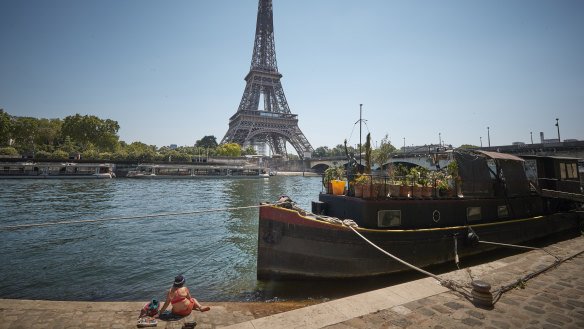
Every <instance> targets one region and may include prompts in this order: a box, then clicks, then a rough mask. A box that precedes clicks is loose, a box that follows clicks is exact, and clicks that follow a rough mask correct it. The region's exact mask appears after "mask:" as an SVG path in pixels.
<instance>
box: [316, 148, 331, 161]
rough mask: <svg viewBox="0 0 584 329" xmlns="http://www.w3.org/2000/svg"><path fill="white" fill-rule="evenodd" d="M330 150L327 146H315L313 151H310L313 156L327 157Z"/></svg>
mask: <svg viewBox="0 0 584 329" xmlns="http://www.w3.org/2000/svg"><path fill="white" fill-rule="evenodd" d="M329 152H330V149H329V148H328V147H327V146H319V147H317V148H316V149H315V150H314V152H312V157H313V158H324V157H327V156H328V154H329Z"/></svg>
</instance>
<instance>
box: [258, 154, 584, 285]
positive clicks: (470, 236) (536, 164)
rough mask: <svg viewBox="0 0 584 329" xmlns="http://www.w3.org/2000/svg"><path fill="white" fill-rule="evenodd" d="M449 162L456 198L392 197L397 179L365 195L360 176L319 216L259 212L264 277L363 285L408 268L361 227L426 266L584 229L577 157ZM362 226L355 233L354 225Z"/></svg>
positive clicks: (321, 205) (290, 210)
mask: <svg viewBox="0 0 584 329" xmlns="http://www.w3.org/2000/svg"><path fill="white" fill-rule="evenodd" d="M450 156H451V157H452V162H455V163H456V165H457V174H456V175H455V177H454V185H455V186H454V187H453V189H454V191H453V193H438V191H436V190H435V189H434V191H433V192H432V193H430V194H429V195H425V196H423V195H420V194H417V193H412V192H411V191H410V192H408V193H405V194H403V193H397V192H391V191H392V190H393V189H392V188H391V186H389V182H390V181H393V180H394V177H385V183H383V181H384V180H383V179H381V177H374V179H373V180H372V182H371V183H370V185H369V186H367V187H366V188H367V189H370V190H371V191H375V192H373V193H368V194H367V196H366V197H363V195H366V194H365V193H363V194H362V195H361V196H356V195H355V188H354V186H355V185H354V179H353V178H352V177H347V181H348V182H349V184H348V188H347V189H345V190H344V191H343V189H340V191H341V192H340V193H339V192H338V191H335V193H334V194H333V193H321V194H320V195H319V200H318V201H313V203H312V212H309V211H305V210H302V209H299V208H297V207H295V206H293V205H291V204H286V203H285V204H281V205H266V206H265V207H262V208H260V211H259V229H258V256H257V277H258V279H260V280H274V279H300V278H313V279H314V278H318V279H320V278H356V277H365V276H376V275H383V274H389V273H394V272H400V271H404V270H407V269H408V268H407V267H406V266H405V265H402V264H401V263H399V262H397V261H395V260H393V259H391V258H390V257H388V256H386V255H385V254H383V253H381V252H380V251H378V250H376V249H375V248H373V247H372V246H371V245H370V244H369V243H368V242H366V241H365V240H364V239H363V238H362V237H360V236H359V235H357V234H356V233H355V232H354V231H353V229H354V230H355V231H356V232H358V233H360V235H362V236H363V237H365V238H366V239H368V240H369V241H371V242H373V243H374V244H375V245H377V246H378V247H380V248H382V249H383V250H385V251H387V252H389V253H391V254H393V255H395V256H396V257H398V258H401V259H403V260H405V261H406V262H408V263H410V264H413V265H415V266H417V267H426V266H430V265H434V264H440V263H445V262H449V261H453V260H454V259H455V258H457V257H464V256H468V255H473V254H478V253H480V252H484V251H487V250H490V249H493V248H495V247H494V246H493V245H492V244H486V243H481V242H495V243H507V244H521V243H525V242H526V241H529V240H533V239H536V238H539V237H543V236H545V235H549V234H553V233H556V232H562V231H566V230H574V232H575V231H576V230H577V229H580V230H582V224H583V221H584V215H583V212H582V211H581V210H582V203H583V202H584V197H583V195H582V191H581V186H580V181H579V174H578V170H577V160H576V159H567V158H557V157H556V158H554V157H533V158H530V159H522V158H519V157H516V156H513V155H509V154H502V153H496V152H484V151H474V150H467V151H464V150H456V151H454V152H453V153H452V154H451V155H450ZM526 161H529V162H530V164H531V166H529V169H530V170H531V171H530V172H529V173H530V176H529V178H528V175H527V174H526V170H525V168H526ZM376 178H377V179H376ZM530 178H531V180H530ZM373 181H378V182H379V181H381V182H382V183H381V184H383V185H385V186H381V187H380V186H377V187H376V186H374V185H375V184H374V183H373ZM403 184H404V183H403V181H402V185H403ZM406 185H407V184H406ZM435 186H436V184H435V182H434V187H435ZM405 188H406V189H408V188H411V189H412V190H413V187H410V186H405ZM398 190H399V188H398ZM556 192H557V193H560V194H554V193H556ZM349 220H350V221H349ZM353 223H354V224H356V227H353V229H351V228H350V227H349V226H348V225H347V224H349V225H352V224H353Z"/></svg>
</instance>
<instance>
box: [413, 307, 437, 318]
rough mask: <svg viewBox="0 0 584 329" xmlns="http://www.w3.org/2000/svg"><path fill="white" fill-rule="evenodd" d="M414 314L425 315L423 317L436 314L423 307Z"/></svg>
mask: <svg viewBox="0 0 584 329" xmlns="http://www.w3.org/2000/svg"><path fill="white" fill-rule="evenodd" d="M416 312H419V313H420V314H422V315H425V316H432V315H434V314H436V313H434V311H432V310H430V309H428V308H425V307H422V308H419V309H417V310H416Z"/></svg>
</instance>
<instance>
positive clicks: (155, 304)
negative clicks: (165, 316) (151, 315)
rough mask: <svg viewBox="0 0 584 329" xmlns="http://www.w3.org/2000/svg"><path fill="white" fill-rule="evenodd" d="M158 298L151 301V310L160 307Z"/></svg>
mask: <svg viewBox="0 0 584 329" xmlns="http://www.w3.org/2000/svg"><path fill="white" fill-rule="evenodd" d="M158 305H159V304H158V300H157V299H153V300H152V301H150V309H151V310H155V309H157V308H158Z"/></svg>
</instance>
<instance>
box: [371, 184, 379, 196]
mask: <svg viewBox="0 0 584 329" xmlns="http://www.w3.org/2000/svg"><path fill="white" fill-rule="evenodd" d="M380 192H381V184H372V185H371V197H372V198H374V199H378V198H379V196H380V195H379V193H380Z"/></svg>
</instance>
